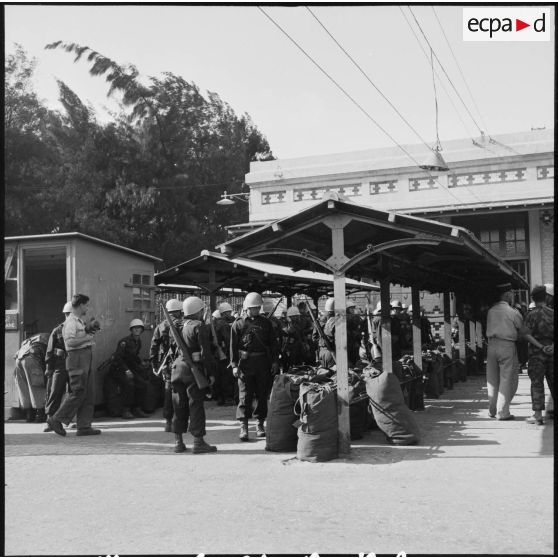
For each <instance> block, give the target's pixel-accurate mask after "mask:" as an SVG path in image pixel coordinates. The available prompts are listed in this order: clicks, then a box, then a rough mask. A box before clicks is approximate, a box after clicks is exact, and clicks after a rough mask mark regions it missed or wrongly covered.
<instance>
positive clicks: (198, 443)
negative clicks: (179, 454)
mask: <svg viewBox="0 0 558 558" xmlns="http://www.w3.org/2000/svg"><path fill="white" fill-rule="evenodd" d="M215 451H217V446H210V445H209V444H208V443H207V442H206V441H205V440H204V439H203V436H195V437H194V449H193V450H192V452H193V453H213V452H215Z"/></svg>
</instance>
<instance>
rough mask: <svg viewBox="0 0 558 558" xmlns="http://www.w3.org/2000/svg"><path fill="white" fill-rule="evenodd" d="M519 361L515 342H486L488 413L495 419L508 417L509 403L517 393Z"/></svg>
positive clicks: (501, 340) (495, 340)
mask: <svg viewBox="0 0 558 558" xmlns="http://www.w3.org/2000/svg"><path fill="white" fill-rule="evenodd" d="M518 375H519V361H518V358H517V348H516V345H515V341H507V340H505V339H497V338H495V337H492V338H490V339H489V340H488V353H487V356H486V383H487V388H488V412H489V413H490V414H491V415H495V416H496V417H497V418H499V419H502V418H507V417H508V416H510V403H511V401H512V399H513V396H514V395H515V392H516V391H517V386H518V381H519V379H518V378H519V376H518Z"/></svg>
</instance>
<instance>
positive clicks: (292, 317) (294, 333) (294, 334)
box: [281, 306, 307, 372]
mask: <svg viewBox="0 0 558 558" xmlns="http://www.w3.org/2000/svg"><path fill="white" fill-rule="evenodd" d="M306 353H307V349H306V347H305V338H304V330H303V324H302V319H301V315H300V311H299V309H298V308H297V307H296V306H290V307H289V308H287V326H286V327H285V328H284V329H283V345H282V348H281V362H282V364H283V372H287V371H288V370H289V368H290V367H291V366H298V365H300V364H303V363H304V357H305V354H306Z"/></svg>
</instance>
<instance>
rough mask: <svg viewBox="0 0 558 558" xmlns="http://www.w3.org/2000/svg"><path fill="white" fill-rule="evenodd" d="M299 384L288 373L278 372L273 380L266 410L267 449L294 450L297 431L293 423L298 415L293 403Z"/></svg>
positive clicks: (297, 393) (296, 397)
mask: <svg viewBox="0 0 558 558" xmlns="http://www.w3.org/2000/svg"><path fill="white" fill-rule="evenodd" d="M299 391H300V386H299V385H297V384H295V383H293V382H292V380H291V378H290V376H289V375H288V374H278V375H277V376H275V379H274V380H273V387H272V388H271V396H270V399H269V406H268V410H267V420H266V428H265V430H266V433H265V449H266V450H267V451H296V446H297V441H298V437H297V431H296V426H295V425H294V423H295V422H296V421H297V420H298V416H297V415H296V413H295V412H294V405H295V403H296V401H297V399H298V395H299Z"/></svg>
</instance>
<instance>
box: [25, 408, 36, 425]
mask: <svg viewBox="0 0 558 558" xmlns="http://www.w3.org/2000/svg"><path fill="white" fill-rule="evenodd" d="M35 416H36V411H35V409H25V422H35Z"/></svg>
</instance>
